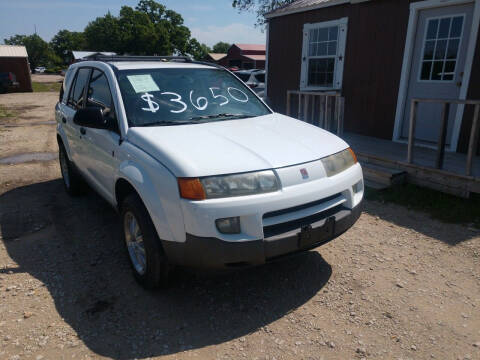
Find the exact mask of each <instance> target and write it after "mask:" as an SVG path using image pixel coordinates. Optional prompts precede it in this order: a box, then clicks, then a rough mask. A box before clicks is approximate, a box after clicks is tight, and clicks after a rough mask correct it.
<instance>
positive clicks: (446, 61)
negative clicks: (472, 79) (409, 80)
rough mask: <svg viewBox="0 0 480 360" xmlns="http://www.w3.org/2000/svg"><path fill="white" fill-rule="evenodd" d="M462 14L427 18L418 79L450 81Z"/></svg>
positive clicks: (460, 34)
mask: <svg viewBox="0 0 480 360" xmlns="http://www.w3.org/2000/svg"><path fill="white" fill-rule="evenodd" d="M463 22H464V15H462V16H453V17H451V16H450V17H441V18H430V19H428V25H427V28H426V31H425V39H424V42H423V56H422V61H421V64H420V66H421V69H420V81H452V80H453V76H454V75H455V67H456V64H457V58H458V49H459V46H460V42H461V40H462V33H463Z"/></svg>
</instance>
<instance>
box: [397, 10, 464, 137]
mask: <svg viewBox="0 0 480 360" xmlns="http://www.w3.org/2000/svg"><path fill="white" fill-rule="evenodd" d="M472 14H473V3H471V4H465V5H458V6H447V7H441V8H435V9H428V10H422V11H420V13H419V17H418V26H417V34H416V38H415V47H414V51H413V58H412V68H411V71H410V79H409V83H408V93H407V101H406V103H405V109H404V116H403V126H402V137H405V138H407V137H408V129H409V117H410V106H411V100H412V98H437V99H458V97H459V94H460V86H461V85H462V77H463V70H464V65H465V54H466V52H467V46H468V40H469V35H470V29H471V26H472ZM456 111H457V106H453V105H452V106H450V114H449V116H448V128H447V144H450V142H451V136H452V129H453V124H454V120H455V114H456ZM441 114H442V105H441V104H427V103H420V104H419V106H418V109H417V125H416V129H415V138H416V139H418V140H423V141H425V142H437V141H438V138H439V136H440V126H441Z"/></svg>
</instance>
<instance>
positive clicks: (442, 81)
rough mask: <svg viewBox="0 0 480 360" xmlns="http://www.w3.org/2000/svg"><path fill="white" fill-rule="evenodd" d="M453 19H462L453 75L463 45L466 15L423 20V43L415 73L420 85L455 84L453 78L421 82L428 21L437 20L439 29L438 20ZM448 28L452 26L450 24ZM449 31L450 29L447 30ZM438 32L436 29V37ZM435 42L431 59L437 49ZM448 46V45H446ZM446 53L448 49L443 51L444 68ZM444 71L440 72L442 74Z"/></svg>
mask: <svg viewBox="0 0 480 360" xmlns="http://www.w3.org/2000/svg"><path fill="white" fill-rule="evenodd" d="M454 17H462V18H463V22H462V31H461V33H460V37H459V38H458V39H459V42H458V51H457V57H456V58H455V68H454V69H453V73H454V74H455V72H456V70H457V62H458V57H459V54H460V49H461V47H462V44H463V35H464V29H465V20H466V14H455V15H442V16H431V17H428V18H426V19H425V29H424V33H423V42H422V53H421V57H420V61H419V63H420V64H419V68H418V72H417V81H418V82H421V83H430V84H438V83H453V82H455V78H453V79H452V80H422V65H423V62H424V59H423V57H424V56H425V44H426V42H427V30H428V25H429V22H430V20H439V23H438V24H439V25H438V26H439V27H440V20H442V19H446V18H452V19H453V18H454ZM450 26H452V25H451V24H450ZM448 30H449V31H450V28H449V29H448ZM438 31H439V29H437V35H438ZM447 39H448V40H450V39H451V38H450V34H449V37H448V38H447ZM437 42H438V38H435V48H434V49H433V57H435V52H436V49H437ZM447 45H448V43H447ZM447 51H448V48H446V49H445V56H444V58H443V59H442V61H443V62H444V64H443V66H444V67H445V62H446V61H449V60H448V59H447V58H446V57H447ZM431 61H432V69H431V70H430V71H431V72H432V71H433V62H434V61H435V59H434V58H432V60H431ZM443 72H444V71H442V73H443Z"/></svg>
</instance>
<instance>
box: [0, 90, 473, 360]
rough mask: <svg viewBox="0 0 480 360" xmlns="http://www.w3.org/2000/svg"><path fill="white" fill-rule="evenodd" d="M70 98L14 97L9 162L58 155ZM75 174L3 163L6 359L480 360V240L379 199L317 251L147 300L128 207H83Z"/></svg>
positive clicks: (0, 247)
mask: <svg viewBox="0 0 480 360" xmlns="http://www.w3.org/2000/svg"><path fill="white" fill-rule="evenodd" d="M37 95H38V96H37ZM55 99H56V94H41V96H40V95H39V94H9V95H0V104H3V105H6V106H8V107H12V108H15V109H16V110H18V111H19V114H18V116H17V117H15V118H12V119H0V149H1V152H0V154H1V155H0V157H4V156H7V155H8V156H11V155H17V154H22V153H26V152H28V153H30V152H35V151H36V152H56V151H57V146H56V143H55V125H52V124H44V123H45V122H49V121H52V120H53V104H54V103H55ZM22 104H24V105H25V107H26V108H28V106H36V108H34V109H30V110H25V111H22V109H21V105H22ZM26 123H28V125H26ZM12 124H13V125H15V124H16V125H20V126H17V127H7V126H6V125H12ZM6 154H7V155H6ZM59 174H60V172H59V168H58V165H57V162H56V161H55V160H54V161H33V162H26V163H20V164H15V165H8V164H4V165H2V164H0V359H36V360H40V359H70V358H75V359H93V358H115V359H131V358H138V359H144V358H155V357H161V356H164V357H165V358H167V359H190V358H192V359H243V358H244V359H269V360H273V359H403V360H406V359H455V360H456V359H472V360H473V359H480V241H479V240H480V233H479V232H478V230H475V229H473V228H469V227H468V226H460V225H451V224H444V223H441V222H439V221H436V220H432V219H431V218H429V217H428V216H427V215H426V214H423V213H418V212H413V211H409V210H407V209H406V208H403V207H399V206H396V205H392V204H382V203H378V202H371V201H366V202H365V211H364V212H363V214H362V216H361V218H360V220H359V221H358V222H357V224H356V225H355V226H354V227H353V228H352V229H350V230H349V231H348V232H347V233H345V234H344V235H342V236H341V237H340V238H338V239H336V240H334V241H332V242H331V243H329V244H327V245H325V246H323V247H320V248H318V249H316V250H315V251H310V252H307V253H304V254H301V255H297V256H295V257H291V258H287V259H284V260H282V261H279V262H275V263H271V264H268V265H266V266H262V267H258V268H253V269H247V270H242V271H237V272H231V273H221V274H218V273H207V272H198V271H192V270H185V269H179V270H177V271H176V273H175V277H174V281H173V284H172V286H171V287H170V288H169V289H167V290H163V291H157V292H147V291H144V290H143V289H142V288H140V287H139V286H138V285H136V283H135V282H134V280H133V277H132V276H131V272H130V269H129V265H128V261H127V257H126V254H125V251H124V250H123V247H122V243H121V241H120V232H119V224H118V222H117V217H116V213H115V212H114V211H113V210H112V209H111V208H110V207H109V206H108V205H107V204H106V203H105V202H104V201H103V200H101V199H100V198H99V197H98V196H96V195H95V194H93V193H91V192H88V193H87V194H85V196H82V197H80V198H70V197H68V196H67V195H66V194H65V192H64V191H63V187H62V183H61V180H60V179H59V176H60V175H59Z"/></svg>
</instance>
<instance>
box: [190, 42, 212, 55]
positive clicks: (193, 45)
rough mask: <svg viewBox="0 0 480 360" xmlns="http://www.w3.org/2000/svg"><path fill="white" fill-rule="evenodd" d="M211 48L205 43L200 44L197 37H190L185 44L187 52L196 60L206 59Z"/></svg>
mask: <svg viewBox="0 0 480 360" xmlns="http://www.w3.org/2000/svg"><path fill="white" fill-rule="evenodd" d="M209 52H211V49H210V48H209V47H208V46H207V45H205V44H200V43H199V42H198V41H197V39H190V41H189V43H188V45H187V54H188V55H190V56H191V57H192V58H194V59H196V60H206V59H207V55H208V53H209Z"/></svg>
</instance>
